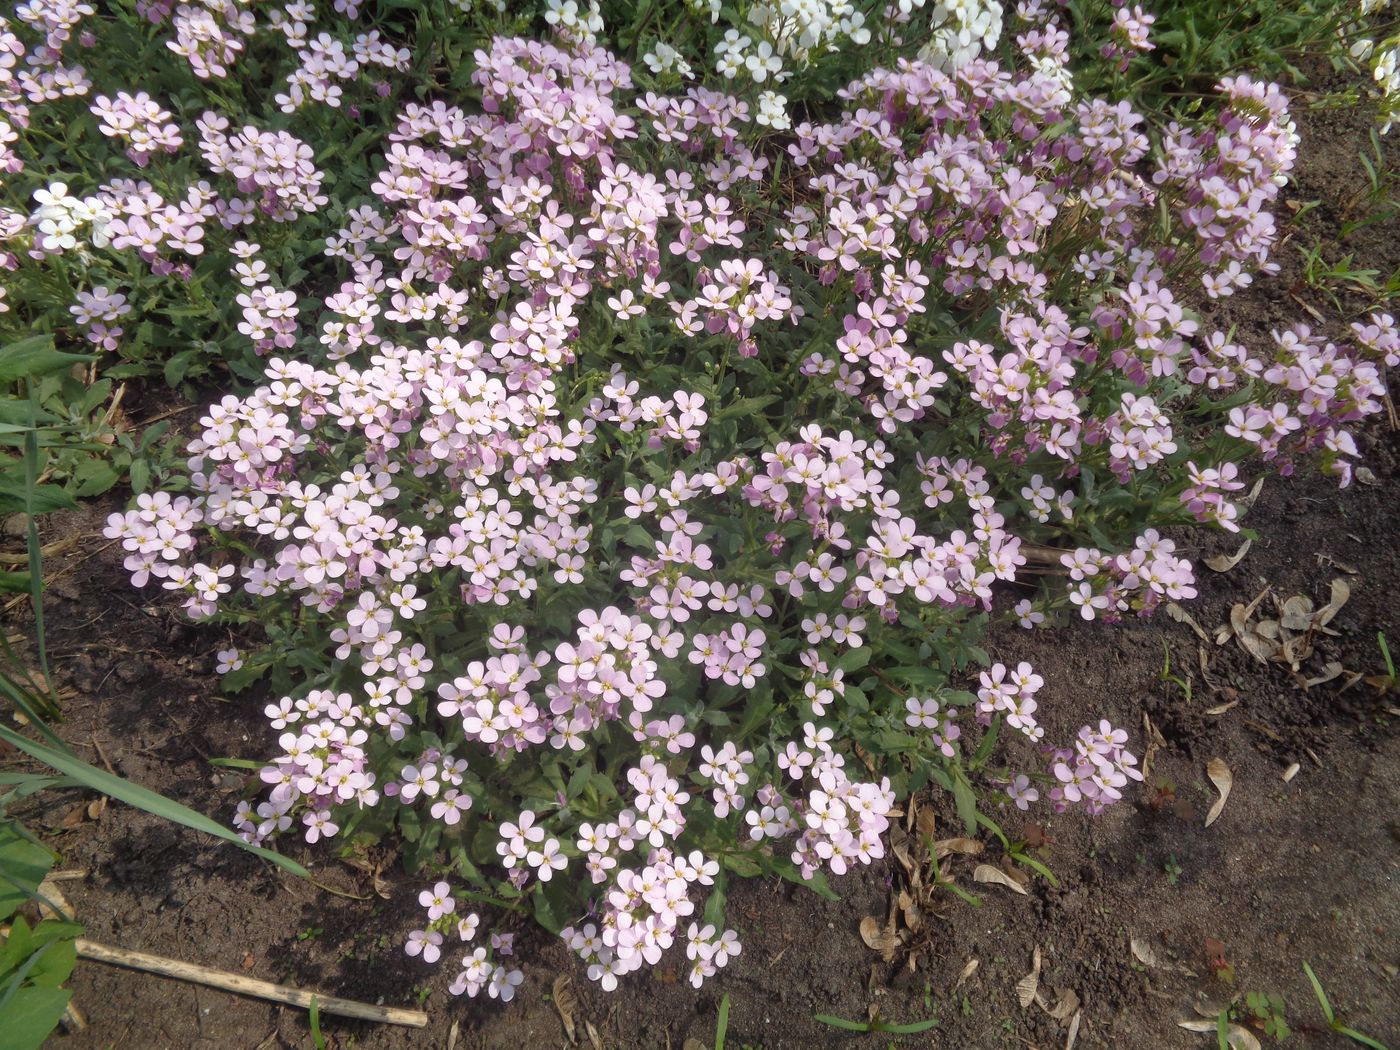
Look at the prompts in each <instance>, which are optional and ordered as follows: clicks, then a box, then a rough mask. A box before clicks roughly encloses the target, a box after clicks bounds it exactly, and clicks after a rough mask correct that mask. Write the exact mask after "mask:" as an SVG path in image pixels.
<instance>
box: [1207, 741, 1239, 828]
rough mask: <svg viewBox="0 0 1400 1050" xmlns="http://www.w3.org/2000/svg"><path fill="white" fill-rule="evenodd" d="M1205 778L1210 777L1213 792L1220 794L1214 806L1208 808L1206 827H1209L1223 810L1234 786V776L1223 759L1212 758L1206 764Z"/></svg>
mask: <svg viewBox="0 0 1400 1050" xmlns="http://www.w3.org/2000/svg"><path fill="white" fill-rule="evenodd" d="M1206 776H1208V777H1210V782H1211V783H1212V784H1214V785H1215V790H1217V791H1219V792H1220V797H1219V798H1218V799H1216V800H1215V805H1213V806H1211V807H1210V812H1209V813H1207V814H1206V827H1210V826H1211V825H1212V824H1214V823H1215V822H1216V820H1218V819H1219V817H1220V813H1221V811H1222V810H1223V809H1224V808H1225V802H1226V800H1227V799H1229V797H1230V789H1231V788H1233V787H1234V786H1235V776H1234V774H1233V773H1231V772H1230V767H1229V766H1227V765H1226V764H1225V761H1224V759H1219V758H1212V759H1211V760H1210V761H1209V762H1208V763H1206Z"/></svg>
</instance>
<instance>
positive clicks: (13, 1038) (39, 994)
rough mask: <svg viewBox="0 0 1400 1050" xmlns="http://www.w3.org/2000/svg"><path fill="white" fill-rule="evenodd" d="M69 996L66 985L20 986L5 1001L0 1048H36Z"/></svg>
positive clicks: (66, 1004)
mask: <svg viewBox="0 0 1400 1050" xmlns="http://www.w3.org/2000/svg"><path fill="white" fill-rule="evenodd" d="M72 997H73V993H72V992H70V991H68V989H66V988H36V987H33V986H30V987H27V988H20V989H19V990H18V991H16V992H15V993H14V994H13V995H11V996H10V1001H9V1002H8V1003H6V1004H5V1024H4V1027H3V1029H0V1050H39V1047H40V1046H42V1045H43V1043H44V1040H45V1039H47V1038H48V1037H49V1033H50V1032H52V1031H53V1030H54V1028H55V1027H56V1026H57V1024H58V1022H59V1019H60V1018H62V1017H63V1011H64V1010H65V1009H66V1008H67V1006H68V1000H69V999H71V998H72Z"/></svg>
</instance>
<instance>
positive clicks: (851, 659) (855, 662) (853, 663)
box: [836, 645, 873, 674]
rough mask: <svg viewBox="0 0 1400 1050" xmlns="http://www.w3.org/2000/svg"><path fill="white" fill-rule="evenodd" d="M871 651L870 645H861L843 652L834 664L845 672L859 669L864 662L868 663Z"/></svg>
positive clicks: (848, 672)
mask: <svg viewBox="0 0 1400 1050" xmlns="http://www.w3.org/2000/svg"><path fill="white" fill-rule="evenodd" d="M872 655H873V651H872V650H871V648H870V646H868V645H862V646H861V647H860V648H859V649H851V650H848V651H847V652H846V653H844V654H843V655H842V657H841V659H839V660H837V661H836V666H837V667H839V668H841V670H843V671H845V672H846V673H847V674H850V673H851V672H852V671H859V670H860V669H861V668H862V667H864V666H865V665H866V664H868V663H870V657H871V656H872Z"/></svg>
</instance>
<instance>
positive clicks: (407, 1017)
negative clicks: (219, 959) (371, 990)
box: [77, 937, 428, 1028]
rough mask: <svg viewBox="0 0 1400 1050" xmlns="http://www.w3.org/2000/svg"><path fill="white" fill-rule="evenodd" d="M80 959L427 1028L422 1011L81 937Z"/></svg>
mask: <svg viewBox="0 0 1400 1050" xmlns="http://www.w3.org/2000/svg"><path fill="white" fill-rule="evenodd" d="M77 946H78V957H79V958H82V959H93V960H95V961H97V962H105V963H111V964H112V965H113V966H126V967H129V968H130V969H133V970H143V971H145V972H147V973H158V974H161V975H162V976H165V977H174V978H175V979H176V980H180V981H194V982H195V983H197V984H205V985H208V986H209V987H210V988H222V989H223V990H224V991H226V992H235V993H237V994H238V995H251V996H254V997H256V998H258V999H270V1000H272V1001H273V1002H277V1003H285V1004H287V1005H288V1006H299V1007H301V1008H302V1009H303V1010H307V1009H310V1007H311V1000H312V999H315V1000H316V1005H317V1006H318V1007H319V1008H320V1011H321V1013H323V1014H337V1015H339V1016H341V1017H357V1018H359V1019H361V1020H364V1021H380V1022H383V1023H384V1024H401V1025H407V1026H408V1027H410V1028H426V1027H427V1024H428V1015H427V1014H425V1013H423V1012H422V1011H421V1010H404V1009H401V1008H399V1007H396V1006H374V1005H372V1004H370V1003H357V1002H355V1001H353V1000H351V999H340V998H337V997H336V996H333V995H318V994H316V993H314V992H306V991H302V990H301V989H300V988H288V987H287V986H286V985H281V984H273V983H272V982H271V981H258V980H254V979H253V978H251V977H244V976H243V975H242V974H237V973H228V972H227V971H225V970H212V969H210V968H209V967H207V966H196V965H195V964H193V963H186V962H180V961H179V960H177V959H167V958H165V957H164V956H160V955H148V954H147V953H146V952H134V951H131V950H130V949H127V948H113V947H110V946H109V945H106V944H98V943H97V942H95V941H89V940H85V939H84V938H81V937H80V938H78V945H77Z"/></svg>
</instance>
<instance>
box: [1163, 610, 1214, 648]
mask: <svg viewBox="0 0 1400 1050" xmlns="http://www.w3.org/2000/svg"><path fill="white" fill-rule="evenodd" d="M1167 617H1168V619H1172V620H1175V621H1176V622H1177V623H1184V624H1186V626H1188V627H1190V628H1191V630H1193V631H1195V632H1196V637H1198V638H1200V640H1201V641H1203V642H1208V641H1210V635H1208V634H1206V629H1205V628H1204V627H1202V626H1201V625H1200V624H1199V623H1197V622H1196V618H1195V617H1194V616H1192V615H1191V614H1190V613H1189V612H1187V611H1186V610H1185V609H1183V608H1182V607H1181V606H1179V605H1177V604H1176V602H1167Z"/></svg>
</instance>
